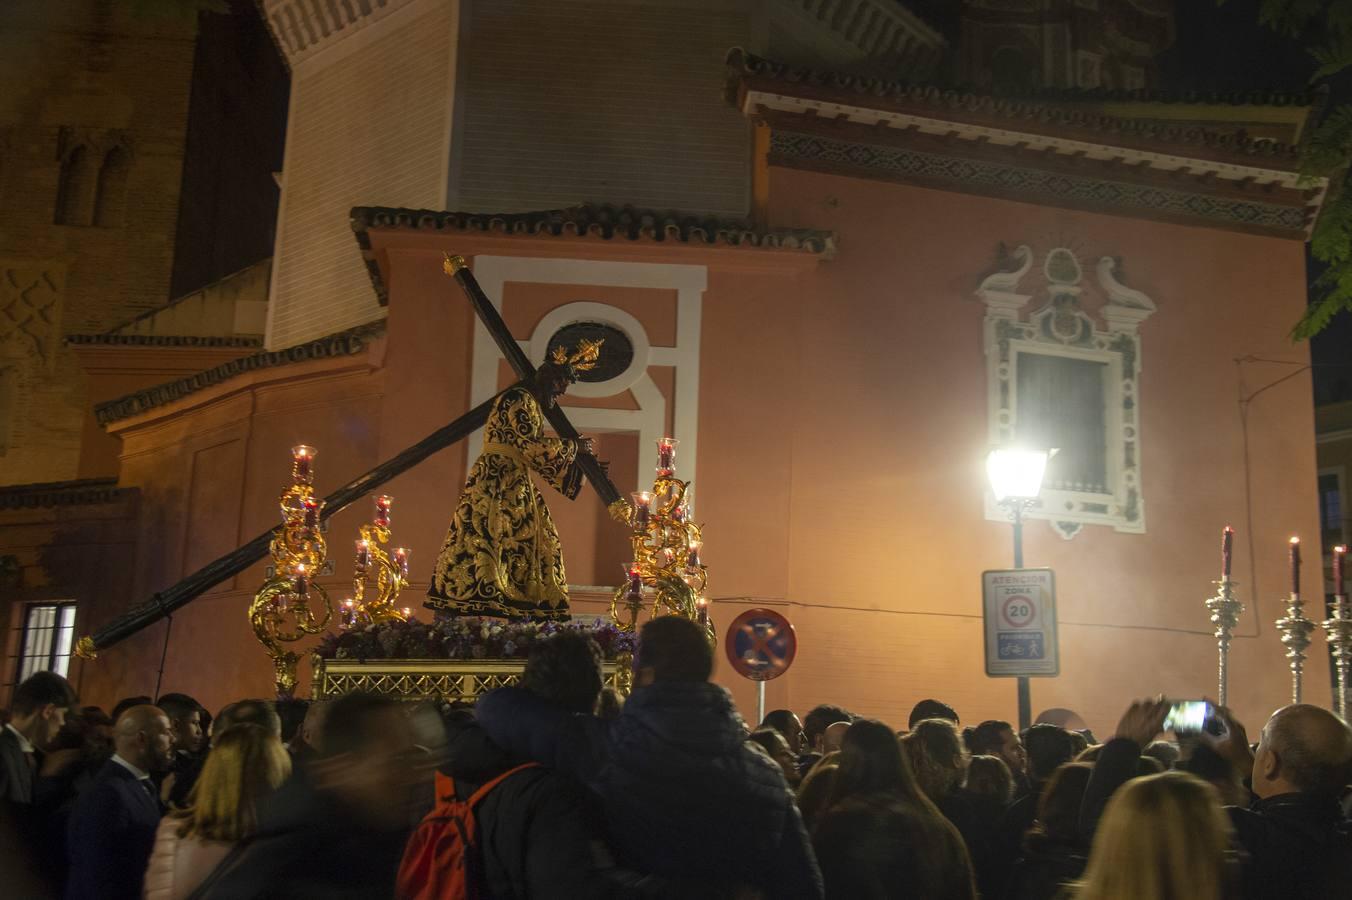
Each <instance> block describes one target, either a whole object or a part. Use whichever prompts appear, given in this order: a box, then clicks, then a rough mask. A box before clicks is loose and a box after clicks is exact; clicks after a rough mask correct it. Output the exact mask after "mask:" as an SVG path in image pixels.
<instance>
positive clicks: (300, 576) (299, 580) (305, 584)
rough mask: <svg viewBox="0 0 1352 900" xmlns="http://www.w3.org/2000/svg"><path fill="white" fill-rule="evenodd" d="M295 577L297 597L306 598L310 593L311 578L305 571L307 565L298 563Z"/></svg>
mask: <svg viewBox="0 0 1352 900" xmlns="http://www.w3.org/2000/svg"><path fill="white" fill-rule="evenodd" d="M295 576H296V577H295V582H294V587H295V591H296V596H298V597H304V596H305V595H306V594H308V593H309V592H310V576H309V575H308V574H307V573H306V571H305V563H296V568H295Z"/></svg>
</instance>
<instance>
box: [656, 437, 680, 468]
mask: <svg viewBox="0 0 1352 900" xmlns="http://www.w3.org/2000/svg"><path fill="white" fill-rule="evenodd" d="M677 443H678V441H677V440H676V439H675V438H670V437H664V438H658V440H657V474H658V475H670V474H671V473H673V472H675V471H676V444H677Z"/></svg>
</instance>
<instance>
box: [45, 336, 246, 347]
mask: <svg viewBox="0 0 1352 900" xmlns="http://www.w3.org/2000/svg"><path fill="white" fill-rule="evenodd" d="M65 342H66V343H67V344H70V345H75V346H82V347H239V348H242V349H248V348H251V347H262V346H263V339H262V338H261V337H238V336H233V337H204V336H198V335H187V334H68V335H66V337H65Z"/></svg>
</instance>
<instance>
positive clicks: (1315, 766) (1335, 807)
mask: <svg viewBox="0 0 1352 900" xmlns="http://www.w3.org/2000/svg"><path fill="white" fill-rule="evenodd" d="M1228 724H1229V727H1230V735H1229V740H1228V741H1227V742H1226V743H1227V746H1228V748H1230V749H1231V750H1232V752H1233V753H1235V754H1236V756H1235V757H1234V758H1235V760H1236V764H1237V765H1238V767H1239V768H1240V770H1241V772H1242V771H1243V770H1244V768H1245V766H1246V765H1248V766H1250V771H1251V772H1252V773H1253V774H1252V777H1253V782H1252V784H1253V793H1254V796H1255V797H1256V798H1257V799H1256V800H1255V801H1254V802H1253V803H1252V804H1250V805H1249V808H1248V809H1240V808H1238V807H1230V818H1231V820H1232V821H1233V822H1234V825H1235V834H1236V836H1237V837H1238V839H1239V842H1240V843H1241V844H1242V845H1243V846H1244V849H1245V850H1247V851H1248V853H1249V864H1248V866H1247V868H1246V870H1245V878H1244V881H1245V896H1246V897H1249V898H1269V897H1272V898H1277V897H1281V898H1305V897H1309V898H1315V897H1320V898H1323V897H1346V896H1348V894H1349V893H1352V825H1350V824H1349V823H1348V822H1347V821H1346V820H1345V819H1344V816H1343V811H1342V807H1341V806H1340V805H1339V799H1340V797H1341V795H1342V793H1343V791H1344V790H1345V789H1346V787H1347V785H1348V784H1349V782H1352V728H1348V726H1347V723H1346V722H1344V721H1343V720H1342V719H1339V718H1338V717H1337V716H1335V715H1334V714H1333V713H1331V712H1329V711H1328V710H1326V709H1321V708H1320V707H1318V706H1311V705H1309V704H1306V703H1302V704H1297V705H1295V706H1284V707H1282V708H1281V709H1279V710H1277V711H1276V712H1275V713H1273V714H1272V718H1270V719H1268V721H1267V724H1266V725H1264V726H1263V734H1262V737H1261V738H1260V740H1259V742H1258V752H1257V753H1256V754H1254V755H1253V756H1252V757H1250V756H1249V755H1248V753H1247V749H1248V737H1247V735H1246V734H1245V733H1244V727H1243V726H1242V725H1240V724H1239V723H1237V722H1235V721H1234V720H1233V719H1230V720H1229V721H1228ZM1240 748H1243V750H1241V749H1240ZM1250 760H1251V762H1250Z"/></svg>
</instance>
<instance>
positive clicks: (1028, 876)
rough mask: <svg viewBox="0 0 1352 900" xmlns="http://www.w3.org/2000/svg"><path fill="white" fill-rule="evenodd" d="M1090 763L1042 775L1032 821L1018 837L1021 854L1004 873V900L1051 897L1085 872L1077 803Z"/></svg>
mask: <svg viewBox="0 0 1352 900" xmlns="http://www.w3.org/2000/svg"><path fill="white" fill-rule="evenodd" d="M1093 771H1094V767H1093V766H1091V765H1090V764H1089V763H1081V762H1072V763H1065V764H1064V765H1062V766H1061V767H1060V768H1058V769H1057V770H1056V771H1055V772H1053V773H1052V777H1051V778H1048V779H1047V783H1046V785H1044V786H1043V788H1042V795H1041V796H1040V797H1039V798H1038V803H1037V821H1036V822H1034V823H1033V827H1032V828H1030V829H1028V833H1027V834H1026V835H1024V838H1023V852H1022V854H1021V855H1020V856H1019V858H1018V861H1016V862H1015V863H1014V869H1013V872H1012V873H1011V875H1010V877H1009V884H1008V886H1007V887H1006V888H1005V893H1004V898H1005V900H1054V898H1056V897H1058V896H1060V895H1061V894H1062V892H1063V889H1064V886H1065V885H1066V884H1067V883H1068V882H1071V881H1074V880H1076V879H1077V878H1079V877H1080V876H1081V875H1083V874H1084V867H1085V864H1086V863H1087V862H1088V856H1089V852H1088V851H1089V848H1088V846H1087V845H1086V842H1085V841H1083V840H1081V838H1080V827H1079V826H1080V801H1081V800H1083V799H1084V789H1085V788H1086V787H1088V786H1089V776H1090V775H1091V774H1093Z"/></svg>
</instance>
